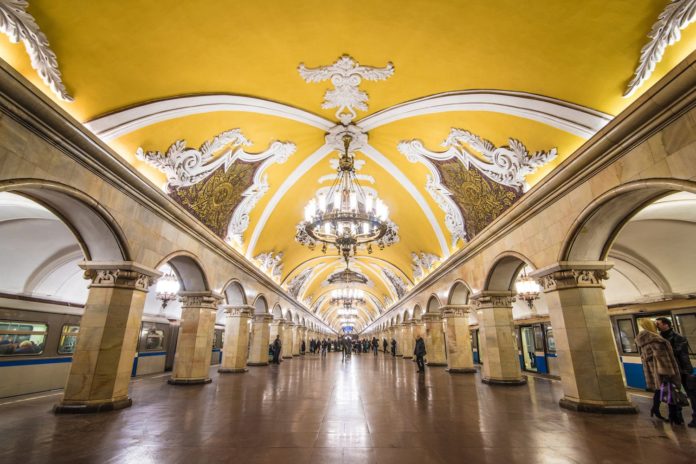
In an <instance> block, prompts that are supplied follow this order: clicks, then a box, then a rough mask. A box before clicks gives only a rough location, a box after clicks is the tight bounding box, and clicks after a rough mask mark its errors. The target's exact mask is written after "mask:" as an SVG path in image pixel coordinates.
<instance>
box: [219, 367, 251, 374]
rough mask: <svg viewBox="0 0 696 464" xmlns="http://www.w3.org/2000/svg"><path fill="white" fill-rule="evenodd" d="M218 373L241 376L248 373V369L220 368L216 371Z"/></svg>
mask: <svg viewBox="0 0 696 464" xmlns="http://www.w3.org/2000/svg"><path fill="white" fill-rule="evenodd" d="M218 372H219V373H220V374H243V373H245V372H249V369H247V368H246V367H237V368H220V369H218Z"/></svg>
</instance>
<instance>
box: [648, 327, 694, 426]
mask: <svg viewBox="0 0 696 464" xmlns="http://www.w3.org/2000/svg"><path fill="white" fill-rule="evenodd" d="M655 325H656V326H657V330H659V331H660V336H662V338H664V339H665V340H667V341H668V342H669V344H670V346H671V347H672V354H674V359H676V361H677V365H678V366H679V373H680V377H681V381H682V385H683V386H684V390H686V395H687V396H688V397H689V402H690V403H691V422H689V424H688V426H689V427H692V428H693V427H696V385H694V383H696V378H695V377H694V373H693V372H694V366H692V365H691V359H689V341H688V340H687V339H686V337H684V336H683V335H681V334H679V333H677V332H675V331H674V329H673V328H672V321H670V320H669V319H667V318H666V317H658V318H657V319H656V320H655ZM680 412H681V411H680Z"/></svg>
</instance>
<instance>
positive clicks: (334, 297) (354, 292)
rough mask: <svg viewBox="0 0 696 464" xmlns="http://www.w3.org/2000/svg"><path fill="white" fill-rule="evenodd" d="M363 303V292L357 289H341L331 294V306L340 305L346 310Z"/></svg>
mask: <svg viewBox="0 0 696 464" xmlns="http://www.w3.org/2000/svg"><path fill="white" fill-rule="evenodd" d="M364 302H365V292H363V291H362V290H360V289H357V288H350V287H343V288H337V289H336V290H334V291H332V292H331V304H342V305H343V306H344V307H346V308H350V307H352V306H353V305H354V304H358V303H364Z"/></svg>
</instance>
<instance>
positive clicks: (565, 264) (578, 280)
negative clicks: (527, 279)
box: [531, 261, 614, 293]
mask: <svg viewBox="0 0 696 464" xmlns="http://www.w3.org/2000/svg"><path fill="white" fill-rule="evenodd" d="M613 266H614V265H613V264H612V263H608V262H606V261H560V262H558V263H556V264H553V265H551V266H547V267H545V268H543V269H539V270H537V271H535V272H533V273H532V274H531V277H533V278H535V279H537V280H538V281H539V284H540V285H541V287H542V288H543V289H544V293H547V292H553V291H556V290H563V289H568V288H604V284H603V283H602V281H603V280H606V279H607V278H608V277H609V275H608V271H609V269H611V268H612V267H613Z"/></svg>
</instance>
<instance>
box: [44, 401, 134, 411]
mask: <svg viewBox="0 0 696 464" xmlns="http://www.w3.org/2000/svg"><path fill="white" fill-rule="evenodd" d="M132 404H133V400H131V399H130V398H129V397H126V398H124V399H120V400H114V401H105V402H100V403H64V402H62V401H61V402H60V403H58V404H56V405H55V406H53V412H54V413H55V414H90V413H95V412H106V411H116V410H118V409H125V408H130V407H131V405H132Z"/></svg>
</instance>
